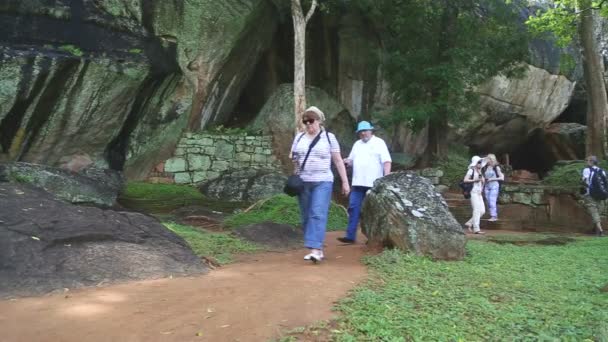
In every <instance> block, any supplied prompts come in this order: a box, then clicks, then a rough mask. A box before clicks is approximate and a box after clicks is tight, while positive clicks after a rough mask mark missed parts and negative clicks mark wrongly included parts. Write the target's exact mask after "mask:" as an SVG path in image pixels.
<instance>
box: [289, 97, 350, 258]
mask: <svg viewBox="0 0 608 342" xmlns="http://www.w3.org/2000/svg"><path fill="white" fill-rule="evenodd" d="M324 121H325V114H324V113H323V112H322V111H321V110H320V109H319V108H317V107H315V106H312V107H310V108H308V109H306V111H305V112H304V114H303V115H302V123H303V124H304V125H305V126H306V129H305V131H304V132H302V133H298V134H297V135H296V137H295V139H294V141H293V144H292V146H291V155H292V160H293V161H294V164H295V166H296V172H297V174H298V175H299V176H300V178H301V179H302V181H303V189H302V191H301V192H300V193H299V194H298V204H299V206H300V215H301V220H302V227H303V229H304V246H305V247H306V248H308V249H309V250H310V253H308V254H307V255H306V256H304V260H310V261H313V262H319V261H321V260H323V258H324V257H325V256H324V255H323V243H324V242H325V230H326V228H327V218H328V215H329V206H330V204H331V194H332V188H333V181H334V175H333V173H332V171H331V163H332V161H333V163H334V165H335V166H336V169H337V170H338V173H339V174H340V178H341V179H342V193H343V194H344V195H348V193H349V192H350V186H349V184H348V177H347V176H346V168H345V167H344V162H343V160H342V155H341V154H340V144H339V143H338V140H337V139H336V137H335V136H334V135H333V134H332V133H329V132H327V131H326V130H325V129H323V122H324Z"/></svg>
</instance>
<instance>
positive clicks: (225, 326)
mask: <svg viewBox="0 0 608 342" xmlns="http://www.w3.org/2000/svg"><path fill="white" fill-rule="evenodd" d="M229 326H230V324H226V325H222V326H221V327H220V328H228V327H229Z"/></svg>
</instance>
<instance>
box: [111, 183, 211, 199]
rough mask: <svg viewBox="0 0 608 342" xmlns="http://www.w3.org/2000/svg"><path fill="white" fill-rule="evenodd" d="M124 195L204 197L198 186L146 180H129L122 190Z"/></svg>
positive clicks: (158, 197)
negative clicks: (146, 181)
mask: <svg viewBox="0 0 608 342" xmlns="http://www.w3.org/2000/svg"><path fill="white" fill-rule="evenodd" d="M122 195H123V196H124V197H130V198H145V199H149V200H164V199H172V198H176V197H180V198H183V199H194V200H199V199H203V198H204V197H203V194H201V193H200V191H198V189H197V188H195V187H191V186H188V185H177V184H153V183H144V182H129V183H127V186H126V187H125V189H124V190H123V192H122Z"/></svg>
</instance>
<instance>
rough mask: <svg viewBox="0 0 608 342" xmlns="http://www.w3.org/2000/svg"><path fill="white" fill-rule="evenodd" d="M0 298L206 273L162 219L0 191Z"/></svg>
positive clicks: (23, 191) (16, 187) (38, 193)
mask: <svg viewBox="0 0 608 342" xmlns="http://www.w3.org/2000/svg"><path fill="white" fill-rule="evenodd" d="M0 208H1V209H0V297H6V296H14V295H31V294H41V293H45V292H49V291H53V290H56V289H64V288H77V287H82V286H91V285H98V284H108V283H113V282H117V281H127V280H140V279H149V278H159V277H167V276H178V275H190V274H199V273H203V272H205V271H206V268H205V266H204V265H203V264H202V262H201V260H200V258H198V257H197V256H196V255H194V253H193V252H192V250H191V249H190V248H189V247H188V245H187V244H186V242H185V241H184V240H183V239H182V238H180V237H178V236H177V235H175V234H174V233H172V232H171V231H169V230H168V229H167V228H165V227H164V226H163V225H161V224H160V223H159V222H158V221H157V220H156V219H154V218H152V217H149V216H145V215H142V214H138V213H127V212H116V211H111V210H102V209H99V208H95V207H82V206H76V205H73V204H69V203H66V202H63V201H60V200H57V199H56V198H54V197H53V196H52V195H50V194H49V193H47V192H45V191H43V190H41V189H37V188H34V187H30V186H27V185H21V184H8V183H5V184H2V185H1V186H0Z"/></svg>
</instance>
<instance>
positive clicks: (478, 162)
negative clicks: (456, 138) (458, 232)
mask: <svg viewBox="0 0 608 342" xmlns="http://www.w3.org/2000/svg"><path fill="white" fill-rule="evenodd" d="M483 166H485V163H484V159H483V158H480V157H478V156H474V157H473V158H471V164H469V169H468V170H467V174H466V175H465V176H464V179H463V180H462V181H463V182H465V183H473V188H472V189H471V207H472V208H473V214H472V216H471V218H470V219H469V220H468V221H467V222H466V223H465V224H464V225H465V226H466V227H467V229H468V230H469V232H475V234H483V232H482V231H481V230H480V228H479V221H480V219H481V216H482V215H483V214H484V213H485V212H486V208H485V206H484V204H483V197H482V195H481V191H482V189H483V185H484V178H483V174H482V171H481V169H482V167H483ZM471 228H472V229H471Z"/></svg>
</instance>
